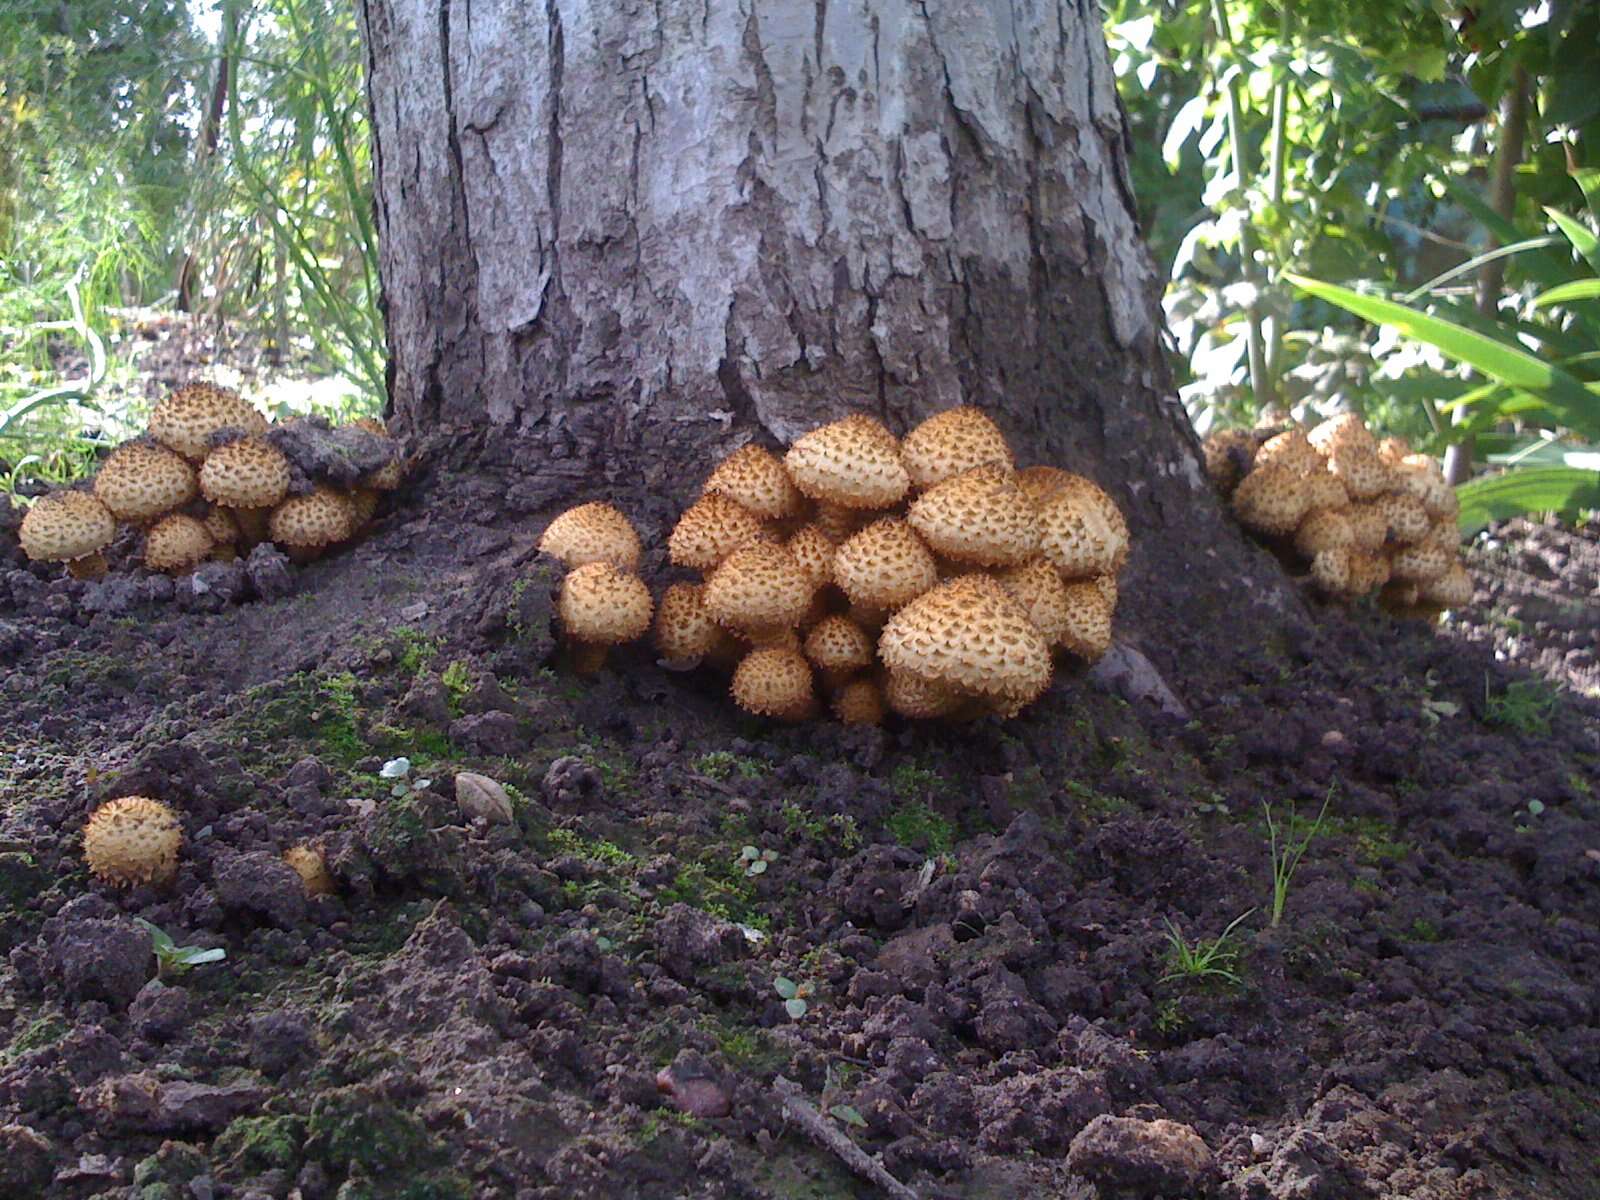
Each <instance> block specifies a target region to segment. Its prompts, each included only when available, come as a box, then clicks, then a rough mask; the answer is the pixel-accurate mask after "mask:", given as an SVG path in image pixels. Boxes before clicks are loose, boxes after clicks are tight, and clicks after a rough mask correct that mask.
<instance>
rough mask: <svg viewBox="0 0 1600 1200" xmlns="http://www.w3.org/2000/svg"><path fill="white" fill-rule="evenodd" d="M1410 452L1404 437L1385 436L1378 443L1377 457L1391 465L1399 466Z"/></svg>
mask: <svg viewBox="0 0 1600 1200" xmlns="http://www.w3.org/2000/svg"><path fill="white" fill-rule="evenodd" d="M1410 454H1411V446H1410V445H1409V444H1408V443H1407V442H1406V440H1405V438H1398V437H1386V438H1384V439H1383V441H1381V442H1379V443H1378V459H1379V460H1380V461H1381V462H1385V463H1387V464H1389V466H1391V467H1395V466H1399V465H1400V464H1401V463H1403V462H1404V461H1405V460H1406V458H1407V457H1408V456H1409V455H1410Z"/></svg>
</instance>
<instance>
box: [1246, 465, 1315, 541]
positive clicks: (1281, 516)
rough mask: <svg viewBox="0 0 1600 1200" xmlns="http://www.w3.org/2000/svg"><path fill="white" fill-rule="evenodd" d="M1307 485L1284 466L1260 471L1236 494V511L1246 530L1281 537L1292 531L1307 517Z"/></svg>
mask: <svg viewBox="0 0 1600 1200" xmlns="http://www.w3.org/2000/svg"><path fill="white" fill-rule="evenodd" d="M1307 500H1308V497H1307V495H1306V490H1305V487H1304V481H1303V480H1302V478H1301V476H1300V475H1298V474H1297V473H1296V472H1295V470H1294V468H1293V467H1291V466H1289V465H1287V464H1285V463H1268V464H1267V465H1266V466H1260V467H1257V468H1256V469H1255V470H1254V471H1251V472H1250V474H1248V475H1246V476H1245V477H1244V479H1243V480H1241V481H1240V483H1239V486H1238V487H1237V488H1236V489H1234V493H1233V511H1234V512H1235V513H1237V514H1238V517H1239V520H1240V521H1241V522H1242V523H1243V524H1244V525H1245V527H1246V528H1249V529H1253V530H1255V531H1256V532H1257V533H1267V534H1274V535H1281V534H1285V533H1289V532H1291V531H1293V529H1294V528H1295V526H1297V525H1299V524H1300V521H1301V519H1302V518H1303V517H1304V516H1305V515H1306V503H1307Z"/></svg>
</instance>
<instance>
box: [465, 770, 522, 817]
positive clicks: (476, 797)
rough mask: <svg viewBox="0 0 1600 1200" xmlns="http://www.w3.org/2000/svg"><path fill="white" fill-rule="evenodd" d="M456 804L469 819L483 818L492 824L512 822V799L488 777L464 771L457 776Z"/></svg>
mask: <svg viewBox="0 0 1600 1200" xmlns="http://www.w3.org/2000/svg"><path fill="white" fill-rule="evenodd" d="M456 803H457V804H459V805H460V806H461V811H462V813H464V814H465V815H466V816H468V817H482V818H483V819H484V820H485V821H488V822H490V823H491V824H501V825H509V824H511V822H512V812H511V797H510V796H508V795H506V790H505V788H503V787H501V786H500V785H499V784H498V783H497V782H495V781H494V780H493V779H490V778H489V777H488V776H487V775H479V774H477V773H476V772H475V771H462V772H460V773H459V774H457V775H456Z"/></svg>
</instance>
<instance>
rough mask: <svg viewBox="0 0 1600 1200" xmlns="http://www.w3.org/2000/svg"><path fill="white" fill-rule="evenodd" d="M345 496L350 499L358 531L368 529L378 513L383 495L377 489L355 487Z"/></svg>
mask: <svg viewBox="0 0 1600 1200" xmlns="http://www.w3.org/2000/svg"><path fill="white" fill-rule="evenodd" d="M345 494H346V495H347V496H349V497H350V509H351V511H352V512H353V513H354V514H355V525H356V529H357V531H359V530H361V529H364V528H366V526H367V525H369V524H370V523H371V522H372V518H373V517H375V516H376V515H377V513H378V504H379V502H380V501H381V499H382V497H383V493H382V492H380V491H378V489H377V488H369V487H353V488H351V489H350V490H349V491H348V492H347V493H345Z"/></svg>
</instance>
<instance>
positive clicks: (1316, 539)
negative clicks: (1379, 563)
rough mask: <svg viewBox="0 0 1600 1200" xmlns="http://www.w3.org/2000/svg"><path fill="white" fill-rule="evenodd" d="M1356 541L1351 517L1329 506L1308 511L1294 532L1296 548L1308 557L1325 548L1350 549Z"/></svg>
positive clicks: (1319, 552) (1312, 556)
mask: <svg viewBox="0 0 1600 1200" xmlns="http://www.w3.org/2000/svg"><path fill="white" fill-rule="evenodd" d="M1355 541H1356V535H1355V532H1354V531H1353V530H1352V529H1351V528H1350V519H1349V517H1347V516H1346V515H1345V514H1344V513H1342V512H1338V511H1335V510H1334V509H1328V508H1324V509H1319V510H1317V511H1316V512H1310V513H1307V514H1306V517H1305V520H1303V521H1301V522H1300V527H1299V528H1298V529H1296V530H1295V532H1294V548H1295V549H1296V550H1298V551H1300V553H1301V554H1303V555H1305V556H1306V557H1307V558H1315V557H1316V556H1317V555H1318V554H1321V553H1322V552H1323V551H1324V550H1336V549H1337V550H1349V549H1350V548H1351V547H1353V546H1354V545H1355ZM1374 549H1376V547H1374Z"/></svg>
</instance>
